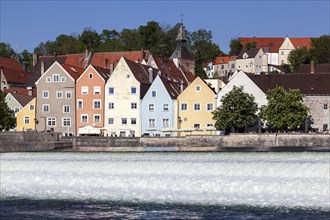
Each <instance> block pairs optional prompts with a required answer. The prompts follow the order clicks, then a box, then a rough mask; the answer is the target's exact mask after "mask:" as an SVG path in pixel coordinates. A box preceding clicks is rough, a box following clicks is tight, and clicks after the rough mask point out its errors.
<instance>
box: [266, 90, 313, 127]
mask: <svg viewBox="0 0 330 220" xmlns="http://www.w3.org/2000/svg"><path fill="white" fill-rule="evenodd" d="M267 101H268V104H267V105H265V106H262V107H261V112H260V117H261V118H262V119H263V120H266V121H267V123H268V125H269V127H270V128H272V129H275V130H276V131H278V130H280V131H293V130H299V129H300V128H301V127H302V126H303V125H304V123H305V120H306V119H307V116H308V108H307V107H306V106H305V105H304V104H303V95H302V94H301V93H300V91H299V90H297V89H289V90H288V91H286V90H285V89H284V88H283V87H281V86H277V87H275V88H274V89H269V90H268V92H267Z"/></svg>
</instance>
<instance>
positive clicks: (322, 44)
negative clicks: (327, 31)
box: [310, 35, 330, 63]
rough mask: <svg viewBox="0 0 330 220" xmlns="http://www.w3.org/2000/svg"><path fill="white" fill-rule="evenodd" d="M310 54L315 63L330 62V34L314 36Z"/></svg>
mask: <svg viewBox="0 0 330 220" xmlns="http://www.w3.org/2000/svg"><path fill="white" fill-rule="evenodd" d="M310 54H311V57H312V59H313V60H314V61H315V63H330V35H323V36H321V37H319V38H312V48H311V49H310Z"/></svg>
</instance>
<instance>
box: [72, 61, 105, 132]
mask: <svg viewBox="0 0 330 220" xmlns="http://www.w3.org/2000/svg"><path fill="white" fill-rule="evenodd" d="M109 76H110V75H109V71H108V70H106V69H101V68H98V67H95V66H93V65H89V66H88V67H87V69H86V70H85V71H84V73H83V74H82V75H81V76H80V77H79V79H78V80H77V83H76V129H77V135H78V136H79V135H84V134H95V135H98V134H101V132H102V128H103V127H104V118H103V117H104V85H105V83H106V81H107V80H108V78H109ZM87 128H88V129H87Z"/></svg>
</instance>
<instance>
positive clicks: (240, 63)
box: [204, 37, 311, 78]
mask: <svg viewBox="0 0 330 220" xmlns="http://www.w3.org/2000/svg"><path fill="white" fill-rule="evenodd" d="M238 40H239V41H240V43H241V45H242V46H243V49H242V51H241V52H240V54H239V55H238V56H221V57H216V58H215V59H214V60H212V62H208V63H205V65H204V69H205V71H206V74H207V76H208V77H209V78H212V77H214V75H218V76H228V74H230V73H234V72H235V71H236V70H242V71H244V72H248V73H256V74H258V73H261V72H266V73H267V72H271V71H275V70H280V71H281V67H280V65H283V64H288V56H289V54H290V52H291V51H292V50H294V49H297V48H300V47H306V48H307V49H310V48H311V38H289V37H286V38H256V37H253V38H238ZM248 44H255V46H256V48H250V49H249V50H247V49H246V46H247V45H248Z"/></svg>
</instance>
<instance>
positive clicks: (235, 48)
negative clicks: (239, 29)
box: [229, 38, 243, 56]
mask: <svg viewBox="0 0 330 220" xmlns="http://www.w3.org/2000/svg"><path fill="white" fill-rule="evenodd" d="M229 47H230V51H229V56H238V55H239V53H240V52H241V50H242V49H243V46H242V44H241V42H240V41H239V39H237V38H232V39H231V40H230V44H229Z"/></svg>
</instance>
